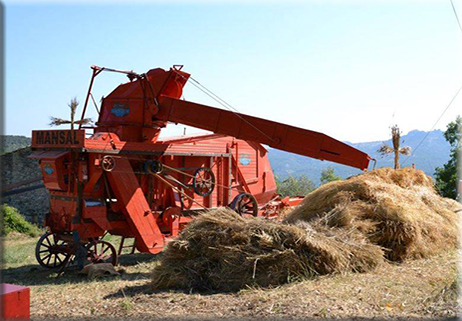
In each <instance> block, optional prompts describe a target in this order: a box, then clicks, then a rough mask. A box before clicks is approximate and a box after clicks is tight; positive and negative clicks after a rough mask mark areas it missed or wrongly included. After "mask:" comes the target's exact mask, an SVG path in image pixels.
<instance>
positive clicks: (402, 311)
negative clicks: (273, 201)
mask: <svg viewBox="0 0 462 321" xmlns="http://www.w3.org/2000/svg"><path fill="white" fill-rule="evenodd" d="M115 240H116V239H115V238H112V241H113V242H115ZM36 241H37V239H35V238H29V237H25V236H18V235H13V236H8V237H6V238H4V240H3V248H4V253H3V254H4V266H3V271H2V276H3V282H6V283H13V284H18V285H25V286H29V287H30V289H31V317H32V319H35V320H38V319H44V318H46V319H70V318H72V319H74V318H75V319H110V318H124V319H128V318H130V319H154V318H163V319H171V320H174V319H185V318H188V319H216V318H232V319H236V318H242V319H254V318H268V319H301V318H372V317H375V318H387V319H388V318H393V319H395V318H399V319H414V318H415V319H422V318H433V317H454V316H456V314H457V311H458V304H457V294H456V291H457V283H456V277H457V276H456V274H457V272H456V271H457V269H456V266H457V253H456V251H453V252H448V253H445V254H442V255H438V256H434V257H431V258H429V259H420V260H413V261H407V262H404V263H401V264H390V263H386V264H384V265H382V266H380V267H379V268H377V269H376V270H375V271H373V272H369V273H363V274H354V273H350V274H344V275H333V276H323V277H318V278H314V279H311V280H291V281H292V282H291V283H289V284H286V285H282V286H279V287H275V288H271V289H263V288H249V289H245V290H241V291H239V292H233V293H196V292H194V291H192V292H191V293H190V292H188V293H185V292H174V291H160V292H153V291H152V290H150V288H149V282H150V272H151V271H152V269H153V268H154V267H155V266H156V265H157V264H158V258H159V256H153V255H146V254H133V255H128V254H127V255H122V257H121V258H120V265H119V266H118V267H116V270H117V271H119V272H120V273H121V275H120V276H110V277H105V278H101V279H96V280H89V279H87V278H86V277H85V276H82V275H79V274H78V273H77V270H76V268H75V267H74V268H72V267H71V268H69V269H68V270H67V271H66V272H65V273H64V275H61V276H59V277H58V276H57V273H56V272H55V271H49V270H45V269H43V268H41V267H40V266H39V265H38V264H37V263H36V261H35V257H34V247H35V242H36Z"/></svg>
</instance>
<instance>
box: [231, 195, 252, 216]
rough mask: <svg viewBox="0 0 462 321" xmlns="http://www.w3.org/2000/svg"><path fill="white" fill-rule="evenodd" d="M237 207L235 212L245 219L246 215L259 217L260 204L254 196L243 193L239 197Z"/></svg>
mask: <svg viewBox="0 0 462 321" xmlns="http://www.w3.org/2000/svg"><path fill="white" fill-rule="evenodd" d="M237 197H238V199H237V201H236V205H235V207H234V210H235V211H236V212H237V213H238V214H239V215H241V216H242V217H245V216H246V215H252V216H257V215H258V203H257V200H256V199H255V197H254V196H253V195H252V194H248V193H243V194H240V195H238V196H237Z"/></svg>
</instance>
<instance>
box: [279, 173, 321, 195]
mask: <svg viewBox="0 0 462 321" xmlns="http://www.w3.org/2000/svg"><path fill="white" fill-rule="evenodd" d="M276 185H277V187H278V189H277V192H278V193H279V194H280V195H281V196H283V197H285V196H304V195H306V194H308V193H309V192H311V191H312V190H313V189H314V183H313V182H312V181H311V180H310V179H309V178H308V177H306V176H305V175H300V176H299V177H298V178H296V177H293V176H292V175H290V176H289V177H288V178H287V179H285V180H283V181H281V180H279V179H278V177H276Z"/></svg>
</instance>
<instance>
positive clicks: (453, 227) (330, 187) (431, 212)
mask: <svg viewBox="0 0 462 321" xmlns="http://www.w3.org/2000/svg"><path fill="white" fill-rule="evenodd" d="M460 208H461V206H460V204H459V203H457V202H455V201H453V200H450V199H446V198H442V197H440V196H439V195H438V194H437V193H436V192H435V189H434V185H433V181H432V179H431V178H430V177H429V176H427V175H425V173H424V172H422V171H420V170H416V169H412V168H409V167H408V168H403V169H400V170H394V169H391V168H380V169H377V170H374V171H372V172H369V173H365V174H362V175H358V176H355V177H351V178H350V179H347V180H345V181H336V182H332V183H330V184H326V185H323V186H321V187H320V188H318V189H316V190H315V191H313V192H312V193H310V194H308V195H307V197H306V198H305V199H304V200H303V202H302V204H300V206H299V207H297V208H296V209H295V210H294V211H292V212H291V213H290V214H289V215H288V216H287V217H286V219H285V222H287V223H295V222H298V221H304V222H311V221H316V219H319V218H320V217H322V218H324V220H325V221H326V223H327V224H328V225H329V226H331V227H336V228H353V229H355V230H358V231H360V232H361V233H362V234H363V235H365V236H366V237H367V238H368V239H369V240H370V242H371V243H373V244H377V245H379V246H381V247H383V248H385V255H386V257H387V258H388V259H389V260H392V261H403V260H405V259H408V258H421V257H426V256H429V255H432V254H434V253H436V252H439V251H442V250H447V249H450V248H455V247H456V246H457V244H458V215H457V214H456V212H455V211H456V210H457V209H460Z"/></svg>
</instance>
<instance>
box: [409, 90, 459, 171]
mask: <svg viewBox="0 0 462 321" xmlns="http://www.w3.org/2000/svg"><path fill="white" fill-rule="evenodd" d="M461 90H462V86H461V87H460V88H459V90H457V92H456V94H455V95H454V96H453V97H452V99H451V101H450V102H449V104H448V105H447V106H446V108H445V109H444V111H443V112H442V113H441V115H440V117H438V119H437V120H436V122H435V123H434V124H433V127H432V128H431V129H430V131H428V132H427V134H426V135H425V136H424V138H422V140H421V141H420V143H419V144H417V147H416V148H415V149H414V151H413V152H412V153H411V155H409V156H408V157H407V158H406V159H405V160H404V161H403V162H402V163H401V165H404V164H405V163H406V161H407V160H408V159H409V158H410V157H412V156H414V155H415V152H416V151H417V149H419V147H420V146H421V145H422V143H423V142H424V141H425V139H427V137H428V135H430V133H431V131H432V130H433V129H435V127H436V125H437V124H438V122H439V121H440V120H441V118H442V117H443V116H444V114H445V113H446V112H447V111H448V109H449V107H451V105H452V103H453V102H454V100H455V99H456V97H457V96H458V95H459V93H460V91H461Z"/></svg>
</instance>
